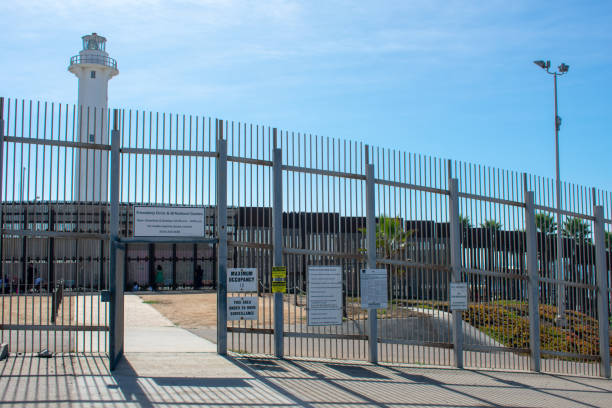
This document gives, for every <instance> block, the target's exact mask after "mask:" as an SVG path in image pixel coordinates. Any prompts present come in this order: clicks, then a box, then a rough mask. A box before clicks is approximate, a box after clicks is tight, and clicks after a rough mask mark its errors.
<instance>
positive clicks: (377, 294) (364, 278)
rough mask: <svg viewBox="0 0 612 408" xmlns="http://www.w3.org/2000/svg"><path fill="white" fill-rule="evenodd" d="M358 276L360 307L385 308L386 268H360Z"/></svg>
mask: <svg viewBox="0 0 612 408" xmlns="http://www.w3.org/2000/svg"><path fill="white" fill-rule="evenodd" d="M359 278H360V281H361V285H360V289H361V307H362V308H363V309H386V308H387V270H386V269H362V270H361V273H360V275H359Z"/></svg>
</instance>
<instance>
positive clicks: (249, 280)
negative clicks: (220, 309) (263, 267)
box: [227, 268, 257, 292]
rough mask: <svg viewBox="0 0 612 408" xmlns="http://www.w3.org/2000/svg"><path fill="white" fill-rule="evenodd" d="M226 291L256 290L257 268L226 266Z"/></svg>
mask: <svg viewBox="0 0 612 408" xmlns="http://www.w3.org/2000/svg"><path fill="white" fill-rule="evenodd" d="M227 291H228V292H257V268H228V269H227Z"/></svg>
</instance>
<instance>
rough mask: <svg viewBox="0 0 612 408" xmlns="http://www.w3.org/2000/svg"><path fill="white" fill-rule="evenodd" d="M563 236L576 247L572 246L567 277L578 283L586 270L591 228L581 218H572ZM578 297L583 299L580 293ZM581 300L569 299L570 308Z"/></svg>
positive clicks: (565, 227)
mask: <svg viewBox="0 0 612 408" xmlns="http://www.w3.org/2000/svg"><path fill="white" fill-rule="evenodd" d="M563 234H564V235H565V236H567V237H569V238H572V239H573V241H574V245H570V246H569V248H570V254H569V261H570V262H569V265H568V268H567V269H568V270H567V272H566V276H567V278H568V279H569V280H571V281H576V279H577V276H578V274H579V273H580V270H584V269H585V268H586V262H587V260H586V251H585V248H584V246H585V244H586V243H587V240H588V238H589V237H590V235H591V227H590V226H589V224H588V222H586V221H585V220H583V219H581V218H577V217H570V218H568V219H567V220H566V221H565V223H564V224H563ZM578 297H582V294H581V293H580V291H579V293H578ZM579 301H580V300H579V299H577V298H576V296H570V297H569V299H568V302H569V307H570V308H574V305H575V304H576V302H579Z"/></svg>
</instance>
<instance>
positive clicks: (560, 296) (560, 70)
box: [533, 60, 569, 325]
mask: <svg viewBox="0 0 612 408" xmlns="http://www.w3.org/2000/svg"><path fill="white" fill-rule="evenodd" d="M533 63H534V64H536V65H537V66H539V67H540V68H542V69H545V70H546V72H547V73H549V74H550V75H552V76H553V78H554V91H555V167H556V171H555V173H556V174H555V178H556V190H557V191H556V199H557V279H558V281H559V285H558V291H557V321H558V322H559V323H560V324H562V325H564V324H565V285H564V284H563V280H564V276H563V275H564V274H563V268H562V257H563V248H562V245H561V180H560V178H559V130H560V129H561V117H560V116H559V114H558V112H557V77H558V76H561V75H564V74H567V71H568V70H569V65H567V64H564V63H561V65H559V66H558V67H557V71H553V72H551V71H550V61H543V60H537V61H533Z"/></svg>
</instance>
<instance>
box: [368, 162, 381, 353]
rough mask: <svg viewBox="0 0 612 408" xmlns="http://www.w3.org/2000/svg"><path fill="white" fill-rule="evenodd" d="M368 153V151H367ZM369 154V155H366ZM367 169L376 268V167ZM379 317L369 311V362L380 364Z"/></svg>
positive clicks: (370, 232) (372, 254)
mask: <svg viewBox="0 0 612 408" xmlns="http://www.w3.org/2000/svg"><path fill="white" fill-rule="evenodd" d="M366 151H367V150H366ZM366 154H367V153H366ZM367 162H368V164H367V168H366V243H367V245H366V248H367V251H368V252H367V254H368V255H367V260H368V268H376V207H375V199H374V197H375V194H376V191H375V182H374V165H373V164H369V160H368V161H367ZM377 319H378V316H377V315H376V309H368V349H369V353H368V361H369V362H370V363H374V364H376V363H378V320H377Z"/></svg>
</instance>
